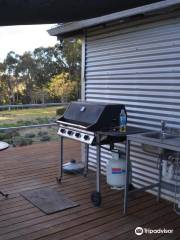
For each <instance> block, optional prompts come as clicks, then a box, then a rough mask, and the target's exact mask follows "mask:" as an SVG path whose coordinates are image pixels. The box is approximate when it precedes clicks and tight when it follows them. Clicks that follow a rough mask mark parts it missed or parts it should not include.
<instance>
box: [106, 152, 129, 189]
mask: <svg viewBox="0 0 180 240" xmlns="http://www.w3.org/2000/svg"><path fill="white" fill-rule="evenodd" d="M125 173H126V160H125V159H123V158H120V157H119V153H116V152H113V153H112V159H111V160H109V161H108V163H107V171H106V180H107V184H109V185H110V186H112V187H123V186H124V185H125Z"/></svg>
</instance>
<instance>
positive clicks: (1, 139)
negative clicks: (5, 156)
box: [0, 133, 6, 141]
mask: <svg viewBox="0 0 180 240" xmlns="http://www.w3.org/2000/svg"><path fill="white" fill-rule="evenodd" d="M5 138H6V133H0V141H3V140H4V139H5Z"/></svg>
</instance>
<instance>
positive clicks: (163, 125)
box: [161, 121, 166, 135]
mask: <svg viewBox="0 0 180 240" xmlns="http://www.w3.org/2000/svg"><path fill="white" fill-rule="evenodd" d="M165 130H166V122H165V121H161V134H162V135H164V134H165Z"/></svg>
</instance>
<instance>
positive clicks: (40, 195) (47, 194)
mask: <svg viewBox="0 0 180 240" xmlns="http://www.w3.org/2000/svg"><path fill="white" fill-rule="evenodd" d="M21 195H22V196H23V197H24V198H25V199H26V200H28V201H29V202H31V203H32V204H33V205H34V206H36V207H38V208H39V209H40V210H41V211H42V212H44V213H46V214H52V213H55V212H59V211H63V210H65V209H68V208H73V207H77V206H79V204H78V203H76V202H73V201H72V200H70V199H69V198H67V197H66V196H65V195H64V194H62V193H60V192H58V191H56V190H54V189H52V188H41V189H35V190H28V191H24V192H22V193H21Z"/></svg>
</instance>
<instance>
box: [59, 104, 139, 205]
mask: <svg viewBox="0 0 180 240" xmlns="http://www.w3.org/2000/svg"><path fill="white" fill-rule="evenodd" d="M122 109H124V110H125V112H126V109H125V106H124V105H123V104H112V103H100V102H84V101H78V102H72V103H70V105H69V106H68V108H67V109H66V111H65V113H64V114H63V116H61V117H60V118H59V119H58V120H57V123H58V124H59V130H58V135H59V136H60V148H61V155H60V168H59V170H60V173H59V177H58V178H57V180H58V181H59V182H61V180H62V173H63V139H64V137H66V138H70V139H73V140H76V141H80V142H82V143H84V144H85V148H86V151H85V152H86V154H85V155H86V156H85V167H84V175H87V172H88V153H89V145H93V146H96V150H97V172H96V191H95V192H93V193H92V195H91V200H92V202H93V203H94V205H95V206H99V205H100V204H101V194H100V155H101V148H102V145H105V144H106V145H108V146H110V150H112V149H113V148H114V143H117V142H122V141H124V140H126V136H127V134H133V133H138V132H142V129H141V131H140V130H139V129H137V128H132V127H131V128H129V127H128V128H127V131H126V132H125V133H120V131H119V126H118V125H119V115H120V112H121V110H122Z"/></svg>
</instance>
